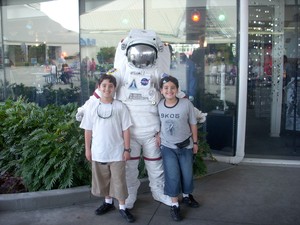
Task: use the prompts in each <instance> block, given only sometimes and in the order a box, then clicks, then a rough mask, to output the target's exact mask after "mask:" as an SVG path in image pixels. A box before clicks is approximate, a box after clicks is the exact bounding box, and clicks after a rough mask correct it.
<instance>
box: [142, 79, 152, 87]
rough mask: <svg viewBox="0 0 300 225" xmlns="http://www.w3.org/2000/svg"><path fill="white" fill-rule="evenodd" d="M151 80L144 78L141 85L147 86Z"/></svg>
mask: <svg viewBox="0 0 300 225" xmlns="http://www.w3.org/2000/svg"><path fill="white" fill-rule="evenodd" d="M149 80H150V79H147V78H142V79H141V85H143V86H147V85H148V84H149Z"/></svg>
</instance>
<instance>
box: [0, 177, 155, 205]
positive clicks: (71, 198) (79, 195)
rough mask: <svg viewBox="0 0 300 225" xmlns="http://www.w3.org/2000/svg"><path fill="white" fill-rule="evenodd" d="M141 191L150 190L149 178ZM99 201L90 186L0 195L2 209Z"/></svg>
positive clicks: (144, 181) (145, 180) (142, 185)
mask: <svg viewBox="0 0 300 225" xmlns="http://www.w3.org/2000/svg"><path fill="white" fill-rule="evenodd" d="M140 181H141V186H140V188H139V193H145V192H149V191H150V189H149V185H148V184H149V182H148V179H141V180H140ZM90 201H99V198H96V197H94V196H93V195H92V194H91V189H90V186H81V187H75V188H68V189H57V190H50V191H37V192H25V193H17V194H1V195H0V211H16V210H23V211H27V210H28V211H29V210H36V209H42V208H54V207H62V206H67V205H75V204H79V203H85V202H90Z"/></svg>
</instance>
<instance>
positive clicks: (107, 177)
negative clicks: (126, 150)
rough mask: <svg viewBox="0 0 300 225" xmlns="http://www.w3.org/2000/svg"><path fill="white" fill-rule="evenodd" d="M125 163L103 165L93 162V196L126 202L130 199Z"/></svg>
mask: <svg viewBox="0 0 300 225" xmlns="http://www.w3.org/2000/svg"><path fill="white" fill-rule="evenodd" d="M125 163H126V162H125V161H118V162H109V163H106V164H101V163H100V162H95V161H92V190H91V191H92V194H93V195H95V196H99V197H100V196H111V197H113V198H116V199H118V200H121V201H122V200H125V199H126V198H127V197H128V190H127V185H126V178H125Z"/></svg>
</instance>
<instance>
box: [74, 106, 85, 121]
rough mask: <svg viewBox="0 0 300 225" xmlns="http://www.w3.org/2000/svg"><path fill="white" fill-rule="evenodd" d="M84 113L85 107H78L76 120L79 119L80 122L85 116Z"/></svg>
mask: <svg viewBox="0 0 300 225" xmlns="http://www.w3.org/2000/svg"><path fill="white" fill-rule="evenodd" d="M83 115H84V109H83V108H81V107H80V108H78V109H77V113H76V115H75V117H76V120H77V121H78V122H80V121H81V120H82V118H83Z"/></svg>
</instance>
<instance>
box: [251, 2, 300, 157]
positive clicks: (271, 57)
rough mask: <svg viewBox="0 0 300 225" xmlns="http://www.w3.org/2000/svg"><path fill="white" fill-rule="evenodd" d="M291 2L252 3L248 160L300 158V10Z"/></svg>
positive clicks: (296, 4)
mask: <svg viewBox="0 0 300 225" xmlns="http://www.w3.org/2000/svg"><path fill="white" fill-rule="evenodd" d="M289 2H290V1H285V2H284V1H280V0H277V1H271V2H270V1H260V2H259V4H258V3H257V2H256V3H254V2H253V4H252V1H249V54H248V55H249V65H248V92H247V122H246V124H247V125H246V142H245V154H246V157H248V158H250V157H255V158H274V159H296V158H297V159H298V158H300V75H299V68H298V64H299V63H300V61H299V58H300V57H299V55H300V51H299V47H298V45H299V44H300V43H299V32H300V16H299V14H300V10H299V5H298V3H297V1H293V3H289ZM295 2H296V3H295ZM298 61H299V62H298Z"/></svg>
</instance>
